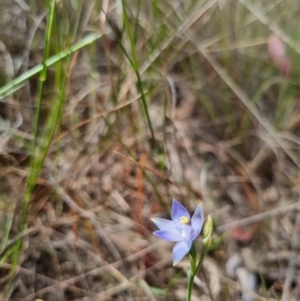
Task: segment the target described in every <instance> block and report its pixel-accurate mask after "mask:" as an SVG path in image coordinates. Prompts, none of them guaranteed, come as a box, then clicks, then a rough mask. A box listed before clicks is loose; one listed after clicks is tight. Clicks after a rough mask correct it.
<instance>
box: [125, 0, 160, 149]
mask: <svg viewBox="0 0 300 301" xmlns="http://www.w3.org/2000/svg"><path fill="white" fill-rule="evenodd" d="M122 8H123V16H124V25H125V30H126V32H127V35H128V39H129V43H130V48H131V54H132V60H129V61H130V63H131V66H132V68H133V70H134V72H135V74H136V77H137V86H138V89H139V91H140V93H141V95H142V104H143V107H144V111H145V115H146V119H147V122H148V126H149V129H150V133H151V142H152V146H153V147H154V148H155V146H156V141H155V136H154V130H153V127H152V123H151V119H150V116H149V112H148V107H147V102H146V97H145V94H144V89H143V84H142V80H141V76H140V72H139V63H138V59H137V54H136V50H135V43H134V39H133V36H132V33H131V29H130V24H129V18H128V14H127V10H126V6H125V1H124V0H122Z"/></svg>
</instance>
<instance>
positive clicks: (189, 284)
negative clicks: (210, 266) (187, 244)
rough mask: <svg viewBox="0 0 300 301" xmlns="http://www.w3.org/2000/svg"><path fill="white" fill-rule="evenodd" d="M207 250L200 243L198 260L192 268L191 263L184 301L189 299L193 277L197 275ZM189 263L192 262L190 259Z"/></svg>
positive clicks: (189, 300)
mask: <svg viewBox="0 0 300 301" xmlns="http://www.w3.org/2000/svg"><path fill="white" fill-rule="evenodd" d="M193 246H194V243H193ZM193 246H192V248H193ZM207 251H208V248H207V247H206V246H204V245H202V250H201V254H200V259H199V261H198V264H197V266H196V267H195V268H193V265H192V264H191V270H190V275H189V281H188V286H187V293H186V301H191V297H192V291H193V284H194V279H195V276H196V275H197V273H198V271H199V269H200V268H201V266H202V263H203V260H204V258H205V255H206V253H207ZM191 257H192V256H191ZM191 263H192V260H191Z"/></svg>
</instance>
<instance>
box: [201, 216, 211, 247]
mask: <svg viewBox="0 0 300 301" xmlns="http://www.w3.org/2000/svg"><path fill="white" fill-rule="evenodd" d="M212 231H213V222H212V219H211V217H210V215H208V216H207V219H206V222H205V224H204V227H203V240H202V243H203V245H204V246H205V247H206V248H209V247H210V244H211V236H212Z"/></svg>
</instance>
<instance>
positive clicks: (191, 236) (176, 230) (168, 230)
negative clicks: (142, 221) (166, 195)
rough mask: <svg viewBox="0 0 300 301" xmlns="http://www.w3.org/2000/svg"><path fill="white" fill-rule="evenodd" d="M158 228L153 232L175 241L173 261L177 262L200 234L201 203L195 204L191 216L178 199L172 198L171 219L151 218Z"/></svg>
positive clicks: (201, 220)
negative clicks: (195, 206)
mask: <svg viewBox="0 0 300 301" xmlns="http://www.w3.org/2000/svg"><path fill="white" fill-rule="evenodd" d="M151 220H152V221H153V222H154V223H155V225H156V226H157V227H158V228H159V230H157V231H155V232H153V234H154V235H155V236H157V237H159V238H161V239H164V240H167V241H176V242H177V243H176V245H175V246H174V249H173V262H174V265H175V264H177V263H178V262H179V261H180V260H181V259H182V258H183V257H184V255H186V254H187V253H188V252H189V251H190V249H191V246H192V242H193V241H194V240H195V239H196V238H197V236H198V235H199V234H200V231H201V229H202V226H203V221H204V216H203V211H202V205H199V206H197V208H196V210H195V212H194V215H193V216H192V218H191V217H190V214H189V213H188V211H187V210H186V208H184V207H183V206H182V205H181V204H180V203H179V202H178V201H176V200H174V199H173V203H172V220H167V219H164V218H151Z"/></svg>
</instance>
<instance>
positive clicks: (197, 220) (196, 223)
mask: <svg viewBox="0 0 300 301" xmlns="http://www.w3.org/2000/svg"><path fill="white" fill-rule="evenodd" d="M203 222H204V215H203V209H202V205H198V206H197V208H196V210H195V212H194V214H193V217H192V219H191V224H192V228H193V229H194V231H195V232H196V233H198V234H197V235H196V236H198V235H199V234H200V232H201V229H202V226H203Z"/></svg>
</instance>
